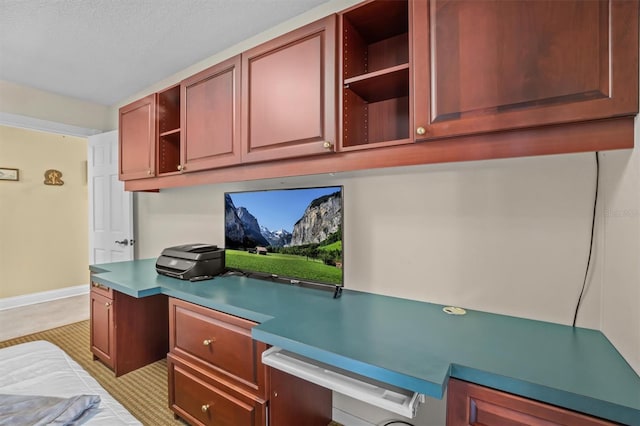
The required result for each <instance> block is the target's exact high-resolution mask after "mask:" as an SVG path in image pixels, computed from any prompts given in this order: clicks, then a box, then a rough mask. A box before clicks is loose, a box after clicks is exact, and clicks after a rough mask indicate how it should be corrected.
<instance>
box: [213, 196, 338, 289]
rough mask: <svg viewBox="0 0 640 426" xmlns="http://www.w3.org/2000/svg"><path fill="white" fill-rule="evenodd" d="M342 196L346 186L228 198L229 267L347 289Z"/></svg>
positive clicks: (291, 281)
mask: <svg viewBox="0 0 640 426" xmlns="http://www.w3.org/2000/svg"><path fill="white" fill-rule="evenodd" d="M342 193H343V189H342V187H341V186H328V187H315V188H296V189H281V190H266V191H247V192H231V193H225V195H224V202H225V249H226V250H225V263H226V267H227V268H228V269H230V270H233V271H241V272H244V273H247V274H249V275H250V276H253V275H254V274H255V275H257V276H258V278H260V277H261V276H262V277H269V278H272V279H278V280H280V281H284V282H288V283H291V284H328V285H332V286H343V284H344V282H343V277H344V274H343V259H344V258H343V255H342V235H343V202H342ZM341 288H342V287H340V289H341ZM337 289H338V288H337V287H336V290H337Z"/></svg>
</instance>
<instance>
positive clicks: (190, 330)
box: [169, 299, 266, 396]
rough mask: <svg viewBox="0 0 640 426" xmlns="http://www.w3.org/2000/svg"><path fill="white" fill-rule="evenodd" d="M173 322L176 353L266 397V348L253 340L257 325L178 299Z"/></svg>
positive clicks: (172, 303)
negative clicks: (252, 330) (263, 357)
mask: <svg viewBox="0 0 640 426" xmlns="http://www.w3.org/2000/svg"><path fill="white" fill-rule="evenodd" d="M169 321H170V324H171V326H170V327H171V329H170V337H169V344H170V351H171V352H172V353H174V354H177V355H179V356H180V357H181V358H184V359H186V360H188V361H190V362H196V363H199V364H200V365H202V366H204V367H206V368H208V369H210V370H211V373H212V374H214V375H216V376H217V377H219V378H220V379H223V380H230V379H231V380H233V381H235V382H237V384H239V385H241V386H242V387H244V388H245V389H247V390H249V391H250V392H252V393H254V394H256V395H258V396H264V395H265V376H266V373H265V368H264V366H263V365H262V361H261V355H262V352H263V351H264V350H265V349H266V345H265V344H264V343H261V342H256V341H255V340H253V339H252V338H251V328H252V327H253V326H254V325H255V323H253V322H251V321H247V320H244V319H241V318H238V317H234V316H232V315H228V314H224V313H222V312H218V311H214V310H212V309H208V308H203V307H201V306H197V305H193V304H191V303H188V302H183V301H181V300H175V299H171V301H170V308H169Z"/></svg>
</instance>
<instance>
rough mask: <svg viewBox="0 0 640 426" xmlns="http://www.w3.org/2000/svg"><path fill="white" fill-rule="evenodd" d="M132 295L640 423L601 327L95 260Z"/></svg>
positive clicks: (394, 369)
mask: <svg viewBox="0 0 640 426" xmlns="http://www.w3.org/2000/svg"><path fill="white" fill-rule="evenodd" d="M91 271H92V272H93V273H94V274H93V278H92V279H93V281H95V282H98V283H100V284H104V285H106V286H108V287H110V288H113V289H114V290H117V291H120V292H122V293H125V294H128V295H129V296H133V297H145V296H150V295H154V294H166V295H168V296H171V297H175V298H178V299H182V300H185V301H188V302H192V303H195V304H198V305H201V306H205V307H208V308H211V309H215V310H218V311H222V312H225V313H228V314H231V315H235V316H238V317H241V318H246V319H248V320H251V321H254V322H257V323H259V325H257V326H255V327H254V328H253V329H252V337H253V338H254V339H256V340H258V341H262V342H265V343H267V344H269V345H273V346H278V347H281V348H283V349H285V350H287V351H289V352H294V353H296V354H299V355H302V356H304V357H307V358H310V359H313V360H316V361H319V362H322V363H325V364H329V365H332V366H336V367H339V368H341V369H344V370H348V371H351V372H354V373H357V374H359V375H362V376H365V377H368V378H371V379H375V380H378V381H381V382H384V383H389V384H392V385H395V386H398V387H401V388H405V389H409V390H412V391H415V392H419V393H422V394H425V395H428V396H431V397H434V398H442V396H443V394H444V391H445V389H446V386H447V383H448V380H449V378H450V377H453V378H457V379H461V380H465V381H468V382H472V383H477V384H480V385H483V386H487V387H491V388H494V389H499V390H503V391H506V392H509V393H512V394H516V395H521V396H523V397H526V398H530V399H534V400H538V401H542V402H545V403H549V404H553V405H557V406H560V407H565V408H568V409H571V410H575V411H579V412H582V413H587V414H591V415H593V416H597V417H602V418H605V419H609V420H613V421H616V422H620V423H625V424H640V377H639V376H638V375H637V374H636V373H635V372H634V371H633V369H632V368H631V367H630V366H629V365H628V364H627V363H626V361H625V360H624V359H623V358H622V356H621V355H620V354H619V353H618V352H617V351H616V349H615V348H614V347H613V346H612V345H611V343H610V342H609V341H608V340H607V338H606V337H605V336H604V335H603V334H602V333H601V332H600V331H596V330H589V329H584V328H572V327H569V326H564V325H559V324H553V323H547V322H542V321H533V320H527V319H522V318H515V317H509V316H504V315H495V314H489V313H485V312H479V311H468V313H467V314H466V315H464V316H453V315H447V314H445V313H443V312H442V308H443V306H441V305H435V304H431V303H424V302H418V301H412V300H406V299H399V298H394V297H387V296H380V295H375V294H370V293H363V292H357V291H351V290H349V289H345V291H344V292H343V294H342V297H341V298H340V299H333V298H332V293H331V292H324V291H321V290H315V289H308V288H301V287H295V286H288V285H284V284H277V283H272V282H268V281H261V280H256V279H251V278H246V277H240V276H229V277H217V278H215V279H214V280H212V281H200V282H193V283H192V282H189V281H181V280H177V279H173V278H169V277H165V276H161V275H158V274H157V273H156V271H155V259H145V260H137V261H129V262H118V263H110V264H102V265H97V266H91Z"/></svg>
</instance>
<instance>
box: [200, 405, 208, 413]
mask: <svg viewBox="0 0 640 426" xmlns="http://www.w3.org/2000/svg"><path fill="white" fill-rule="evenodd" d="M200 409H201V410H202V412H203V413H206V412H207V411H209V404H204V405H203V406H202V407H200Z"/></svg>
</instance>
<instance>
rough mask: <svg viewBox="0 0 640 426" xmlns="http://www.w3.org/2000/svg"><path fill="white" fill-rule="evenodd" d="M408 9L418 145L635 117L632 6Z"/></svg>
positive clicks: (514, 4)
mask: <svg viewBox="0 0 640 426" xmlns="http://www.w3.org/2000/svg"><path fill="white" fill-rule="evenodd" d="M411 7H412V9H413V10H412V12H413V13H412V14H411V15H412V17H413V25H412V27H413V41H414V43H413V61H414V70H415V94H416V100H415V126H416V128H415V129H414V132H415V137H416V139H429V138H439V137H448V136H455V135H465V134H472V133H483V132H491V131H497V130H505V129H515V128H523V127H533V126H542V125H548V124H558V123H567V122H578V121H586V120H594V119H600V118H608V117H615V116H622V115H633V114H635V113H636V112H637V111H638V3H637V2H636V1H626V0H620V1H618V0H609V1H607V0H595V1H582V0H571V1H554V0H537V1H510V2H505V1H499V0H482V1H476V0H446V1H445V0H431V1H430V2H427V1H413V2H411ZM421 128H422V129H421ZM423 129H424V131H423Z"/></svg>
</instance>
